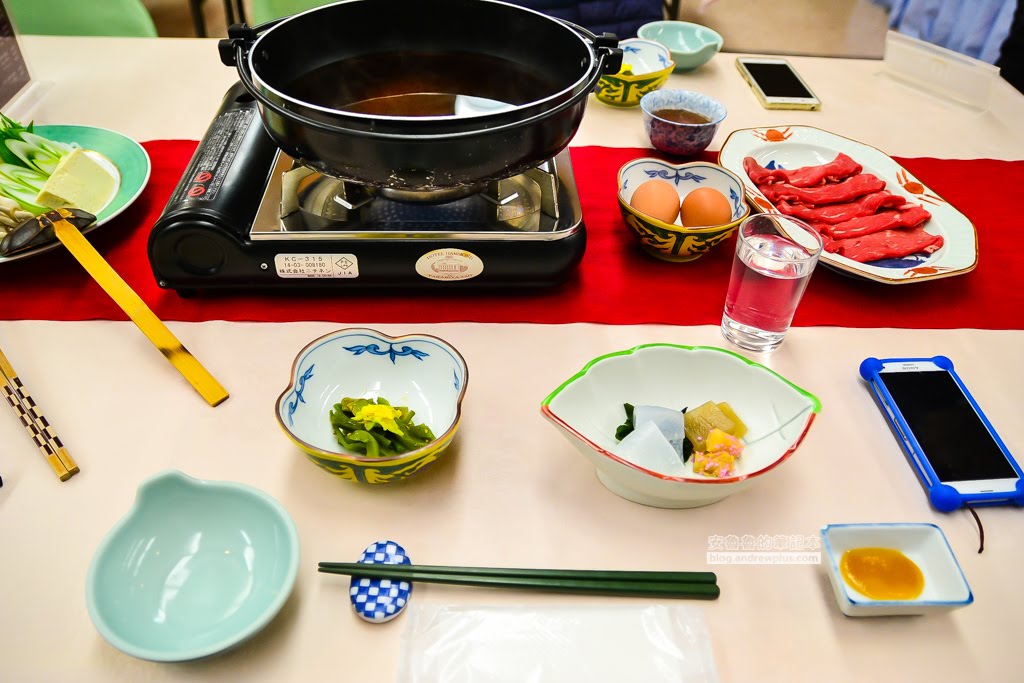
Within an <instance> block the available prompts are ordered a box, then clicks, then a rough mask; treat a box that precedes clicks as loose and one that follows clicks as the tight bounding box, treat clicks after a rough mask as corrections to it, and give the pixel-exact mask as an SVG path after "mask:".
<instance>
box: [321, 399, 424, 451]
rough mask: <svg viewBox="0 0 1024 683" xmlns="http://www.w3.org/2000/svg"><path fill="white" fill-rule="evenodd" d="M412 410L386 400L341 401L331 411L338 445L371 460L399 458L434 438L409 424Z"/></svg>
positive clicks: (411, 423) (420, 428)
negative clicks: (393, 404)
mask: <svg viewBox="0 0 1024 683" xmlns="http://www.w3.org/2000/svg"><path fill="white" fill-rule="evenodd" d="M415 415H416V413H415V411H412V410H409V408H407V407H405V406H392V405H391V404H390V403H388V401H387V400H385V399H383V398H379V397H378V398H377V400H376V401H373V400H371V399H365V398H343V399H341V403H337V404H335V406H334V409H333V410H332V411H331V415H330V417H331V426H332V427H333V429H334V436H335V438H336V439H337V440H338V444H339V445H341V446H342V447H343V448H345V449H346V450H349V451H353V452H356V453H360V454H363V455H366V456H368V457H371V458H377V457H390V456H394V455H401V454H402V453H408V452H409V451H413V450H416V449H417V448H422V447H423V446H426V445H427V444H428V443H430V442H431V441H433V440H434V439H435V437H434V433H433V432H431V431H430V427H427V426H426V425H422V424H415V423H414V422H413V421H412V418H413V416H415Z"/></svg>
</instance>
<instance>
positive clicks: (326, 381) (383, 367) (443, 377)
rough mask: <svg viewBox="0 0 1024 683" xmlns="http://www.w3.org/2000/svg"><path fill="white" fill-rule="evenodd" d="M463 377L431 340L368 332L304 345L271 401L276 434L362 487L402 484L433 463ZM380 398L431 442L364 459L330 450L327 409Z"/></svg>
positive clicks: (447, 438) (451, 429)
mask: <svg viewBox="0 0 1024 683" xmlns="http://www.w3.org/2000/svg"><path fill="white" fill-rule="evenodd" d="M468 380H469V371H468V369H467V367H466V361H465V359H464V358H463V357H462V354H460V353H459V352H458V351H457V350H456V349H455V347H453V346H452V345H451V344H449V343H448V342H446V341H444V340H443V339H441V338H439V337H434V336H432V335H428V334H408V335H403V336H400V337H390V336H388V335H386V334H383V333H381V332H377V331H376V330H370V329H364V328H349V329H344V330H338V331H337V332H332V333H330V334H327V335H324V336H323V337H320V338H319V339H315V340H313V341H311V342H310V343H309V344H307V345H306V346H305V347H303V349H302V350H301V351H299V353H298V355H297V356H296V357H295V362H294V363H293V364H292V372H291V379H290V381H289V384H288V387H287V388H285V390H284V391H283V392H281V395H280V397H278V399H277V405H276V410H275V415H276V417H277V422H278V424H280V425H281V429H283V430H284V433H285V434H286V435H287V436H288V438H289V439H291V440H292V442H293V443H294V444H295V445H296V446H298V447H299V448H301V449H302V450H303V451H304V452H305V453H306V456H307V457H308V458H309V459H310V460H311V461H313V462H314V463H315V464H316V465H318V466H320V467H321V468H323V469H324V470H326V471H328V472H330V473H331V474H333V475H335V476H338V477H341V478H342V479H348V480H350V481H358V482H362V483H364V484H387V483H392V482H396V481H401V480H403V479H406V478H408V477H410V476H412V475H413V474H415V473H416V472H419V471H420V470H422V469H423V468H425V467H427V466H428V465H430V464H431V463H433V462H434V461H436V460H438V459H439V458H440V457H441V456H442V455H443V454H444V453H445V450H446V449H447V448H448V447H449V446H450V445H451V443H452V439H454V438H455V433H456V431H458V428H459V422H460V419H461V417H462V399H463V397H464V396H465V395H466V383H467V382H468ZM379 397H383V398H385V399H387V401H388V402H389V403H391V405H394V406H408V407H409V408H410V409H412V410H413V411H415V413H416V415H415V417H414V418H413V421H414V422H415V423H417V424H425V425H426V426H428V427H430V429H431V431H432V432H433V433H434V434H435V435H436V436H437V438H436V439H435V440H434V441H432V442H430V443H428V444H427V445H425V446H423V447H421V448H417V449H416V450H412V451H409V452H407V453H402V454H400V455H396V456H390V457H379V458H372V457H367V456H365V455H363V454H360V453H356V452H352V451H348V450H346V449H345V448H343V447H341V446H340V445H339V444H338V441H337V439H336V438H335V436H334V432H333V428H332V426H331V421H330V413H331V409H332V408H333V407H334V406H335V404H338V403H341V399H343V398H370V399H376V398H379Z"/></svg>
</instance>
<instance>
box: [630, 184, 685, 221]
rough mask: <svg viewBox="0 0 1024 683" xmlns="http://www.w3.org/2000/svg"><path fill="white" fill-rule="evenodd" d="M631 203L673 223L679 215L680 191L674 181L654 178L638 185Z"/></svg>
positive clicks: (646, 212) (646, 213)
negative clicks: (677, 190)
mask: <svg viewBox="0 0 1024 683" xmlns="http://www.w3.org/2000/svg"><path fill="white" fill-rule="evenodd" d="M629 205H630V206H632V207H633V208H634V209H636V210H637V211H639V212H640V213H642V214H644V215H646V216H650V217H651V218H657V219H658V220H659V221H663V222H665V223H672V222H674V221H675V220H676V216H678V215H679V193H677V192H676V188H675V187H674V186H673V185H672V183H670V182H668V181H667V180H658V179H657V178H654V179H652V180H648V181H646V182H643V183H640V184H639V185H637V188H636V189H635V190H633V196H632V197H631V198H630V200H629Z"/></svg>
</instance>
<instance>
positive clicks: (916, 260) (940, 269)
mask: <svg viewBox="0 0 1024 683" xmlns="http://www.w3.org/2000/svg"><path fill="white" fill-rule="evenodd" d="M839 152H843V153H845V154H847V155H849V156H850V157H852V158H853V159H854V160H855V161H857V162H858V163H859V164H861V165H862V166H863V167H864V172H865V173H873V174H875V175H876V176H878V177H879V178H881V179H882V180H884V181H885V183H886V186H885V189H886V190H888V191H889V192H892V193H893V194H900V195H903V196H904V197H906V198H907V200H908V201H911V202H914V203H916V204H920V205H921V206H923V207H924V208H926V209H927V210H928V211H929V212H930V213H931V215H932V217H931V219H929V220H928V221H927V222H926V223H925V224H924V229H925V230H926V231H927V232H930V233H932V234H938V235H941V236H942V239H943V245H942V247H941V248H940V249H938V250H937V251H936V252H934V253H932V254H923V253H922V254H914V255H912V256H907V257H904V258H893V259H884V260H881V261H872V262H870V263H858V262H857V261H853V260H851V259H848V258H846V257H844V256H839V255H838V254H830V253H826V252H822V255H821V262H822V264H824V265H825V266H827V267H829V268H832V269H833V270H836V271H839V272H841V273H844V274H847V275H852V276H855V277H861V278H865V279H868V280H874V281H875V282H882V283H884V284H889V285H902V284H910V283H915V282H926V281H928V280H936V279H940V278H947V277H952V276H954V275H963V274H964V273H969V272H970V271H972V270H974V268H975V267H976V266H977V265H978V235H977V232H976V231H975V229H974V224H973V223H971V221H970V220H969V219H968V218H967V216H965V215H964V214H962V213H961V212H960V211H958V210H957V209H956V208H955V207H953V206H952V205H950V204H949V202H947V201H946V200H945V199H943V198H942V197H940V196H939V195H938V194H937V193H935V192H933V191H932V190H930V189H928V187H926V186H925V185H924V184H923V183H921V182H920V181H919V180H917V179H916V178H915V177H914V176H912V175H911V174H910V173H909V172H908V171H907V170H906V169H905V168H903V167H902V166H900V165H899V164H898V163H896V161H894V160H893V159H892V157H890V156H889V155H887V154H885V153H884V152H882V151H880V150H878V149H876V148H874V147H870V146H868V145H865V144H863V143H861V142H857V141H856V140H851V139H850V138H845V137H843V136H841V135H836V134H835V133H830V132H829V131H826V130H822V129H820V128H815V127H813V126H786V127H781V128H743V129H740V130H736V131H733V133H732V134H730V135H729V138H728V139H727V140H726V141H725V144H724V145H723V146H722V151H721V155H720V157H719V163H720V164H721V165H722V166H724V167H725V168H727V169H729V170H730V171H732V172H733V173H735V174H736V175H738V176H739V177H740V179H742V181H743V187H744V190H745V192H746V195H747V200H748V201H749V202H750V204H751V206H752V207H753V208H754V210H755V211H761V212H766V211H775V206H774V205H773V204H772V203H771V202H770V201H768V199H767V198H765V196H764V195H763V194H761V192H760V191H759V190H758V189H757V186H756V185H755V184H754V183H753V181H752V180H751V179H750V177H749V176H748V175H747V173H746V171H744V170H743V159H744V158H745V157H748V156H749V157H754V159H755V160H756V161H757V163H759V164H761V165H762V166H765V167H766V168H788V169H793V168H799V167H800V166H811V165H817V164H824V163H827V162H829V161H832V160H833V159H835V157H836V154H838V153H839Z"/></svg>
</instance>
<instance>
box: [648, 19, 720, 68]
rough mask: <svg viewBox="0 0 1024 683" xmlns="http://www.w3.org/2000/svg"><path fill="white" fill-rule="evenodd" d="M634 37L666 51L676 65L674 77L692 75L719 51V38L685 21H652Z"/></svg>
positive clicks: (704, 27) (713, 33) (712, 32)
mask: <svg viewBox="0 0 1024 683" xmlns="http://www.w3.org/2000/svg"><path fill="white" fill-rule="evenodd" d="M637 35H638V36H639V37H641V38H646V39H647V40H656V41H658V42H659V43H661V44H662V45H664V46H665V47H667V48H668V49H669V51H670V52H671V53H672V61H674V62H675V63H676V69H675V70H676V73H680V72H683V71H692V70H694V69H696V68H697V67H699V66H702V65H703V64H705V63H706V62H707V61H708V60H709V59H711V58H712V57H714V56H715V55H716V54H717V53H718V52H720V51H721V50H722V36H720V35H718V33H716V32H715V31H712V30H711V29H709V28H708V27H707V26H701V25H700V24H692V23H690V22H688V21H652V22H651V23H649V24H644V25H643V26H641V27H640V30H639V31H637Z"/></svg>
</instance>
